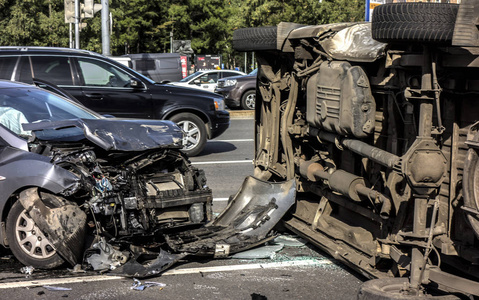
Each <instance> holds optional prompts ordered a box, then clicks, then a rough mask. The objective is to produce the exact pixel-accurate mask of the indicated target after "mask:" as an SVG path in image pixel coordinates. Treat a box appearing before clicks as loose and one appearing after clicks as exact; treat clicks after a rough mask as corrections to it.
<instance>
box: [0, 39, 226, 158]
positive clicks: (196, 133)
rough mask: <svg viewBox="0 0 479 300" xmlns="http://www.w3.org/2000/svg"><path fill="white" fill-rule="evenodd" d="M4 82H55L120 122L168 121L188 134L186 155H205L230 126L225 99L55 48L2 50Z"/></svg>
mask: <svg viewBox="0 0 479 300" xmlns="http://www.w3.org/2000/svg"><path fill="white" fill-rule="evenodd" d="M0 79H7V80H15V81H21V82H25V83H32V82H33V79H41V80H45V81H48V82H51V83H53V84H55V85H58V86H59V87H61V88H63V89H65V90H66V91H68V92H69V93H70V94H71V95H73V96H74V97H75V98H76V99H78V100H79V101H80V102H81V103H82V104H83V105H85V106H86V107H88V108H90V109H92V110H94V111H96V112H98V113H101V114H111V115H114V116H115V117H120V118H142V119H145V118H148V119H167V120H171V121H174V122H176V123H177V124H178V125H179V126H180V127H181V128H182V129H183V131H184V132H185V135H184V138H183V145H184V148H183V151H184V152H185V153H187V154H188V155H190V156H194V155H197V154H199V153H200V152H201V151H202V150H203V148H204V146H205V144H206V140H207V139H208V138H209V139H212V138H215V137H217V136H219V135H220V134H222V133H223V132H224V131H225V130H226V129H227V128H228V126H229V123H230V121H229V113H228V112H227V111H225V110H224V107H225V104H224V99H223V97H222V96H220V95H217V94H214V93H210V92H204V91H199V90H193V89H189V88H183V87H176V86H172V85H165V84H160V83H156V82H154V81H152V80H151V79H148V78H147V77H145V76H143V75H141V74H139V73H137V72H136V71H134V70H132V69H130V68H128V67H126V66H124V65H122V64H120V63H118V62H115V61H113V60H111V59H109V58H107V57H105V56H103V55H100V54H98V53H95V52H91V51H86V50H75V49H69V48H49V47H0Z"/></svg>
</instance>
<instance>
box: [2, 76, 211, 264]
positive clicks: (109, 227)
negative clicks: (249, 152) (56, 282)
mask: <svg viewBox="0 0 479 300" xmlns="http://www.w3.org/2000/svg"><path fill="white" fill-rule="evenodd" d="M182 137H183V132H182V131H181V129H180V128H179V127H177V126H176V125H175V124H174V123H173V122H170V121H156V120H134V119H126V120H119V119H115V118H103V117H102V116H99V115H98V114H96V113H94V112H92V111H90V110H88V109H86V108H84V107H82V106H80V105H78V104H77V103H75V102H73V101H69V100H68V99H64V98H61V97H58V96H56V95H53V94H51V93H49V92H47V91H45V90H42V89H39V88H36V87H33V86H29V85H24V84H19V83H14V82H5V81H2V82H0V216H1V223H0V224H1V230H0V241H1V243H2V244H3V245H4V246H6V247H9V248H10V249H11V251H12V252H13V254H14V255H15V257H16V258H17V259H18V260H19V261H20V262H22V263H23V264H25V265H28V266H33V267H35V268H55V267H58V266H60V265H62V264H64V263H65V262H67V263H68V264H71V265H75V264H77V263H82V262H83V261H84V259H85V261H87V262H88V263H89V264H90V265H91V266H93V268H95V269H109V268H114V267H116V266H118V265H120V264H123V263H125V262H127V261H128V260H129V259H130V258H131V257H132V256H133V254H134V253H149V252H152V253H156V255H158V253H159V252H161V251H157V250H158V249H159V248H161V246H162V245H164V244H165V243H166V241H165V238H164V232H169V233H174V232H176V231H182V230H185V228H188V229H196V228H198V227H201V226H202V225H204V224H205V223H207V222H208V221H209V220H211V202H212V194H211V190H210V189H209V188H208V187H207V186H206V178H205V175H204V172H202V171H201V170H198V169H196V168H194V167H192V166H191V164H190V162H189V161H188V159H187V158H186V157H185V155H184V154H182V152H181V151H180V149H181V139H182ZM135 250H136V251H135Z"/></svg>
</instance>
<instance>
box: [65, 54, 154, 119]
mask: <svg viewBox="0 0 479 300" xmlns="http://www.w3.org/2000/svg"><path fill="white" fill-rule="evenodd" d="M76 67H77V68H78V74H79V78H80V84H81V88H82V93H81V95H79V96H76V95H74V96H75V97H76V98H77V99H78V100H79V101H80V102H82V103H83V105H85V106H86V107H88V108H90V109H92V110H94V111H96V112H98V113H100V114H111V115H113V116H115V117H118V118H122V117H125V118H152V117H154V111H153V110H152V102H151V95H150V94H149V92H148V89H147V87H146V85H145V84H144V83H142V84H141V86H140V87H131V86H130V80H131V79H133V78H134V77H133V75H132V74H130V73H128V72H127V71H126V70H123V69H121V68H119V67H118V66H116V65H113V64H111V63H109V62H108V61H104V60H100V59H96V58H89V57H76ZM137 80H138V79H137Z"/></svg>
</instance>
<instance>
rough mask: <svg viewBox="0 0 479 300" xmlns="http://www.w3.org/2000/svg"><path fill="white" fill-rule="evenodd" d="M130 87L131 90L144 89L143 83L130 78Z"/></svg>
mask: <svg viewBox="0 0 479 300" xmlns="http://www.w3.org/2000/svg"><path fill="white" fill-rule="evenodd" d="M130 86H131V87H132V88H135V89H138V88H144V87H145V86H144V85H143V82H141V81H140V80H139V79H138V78H131V79H130Z"/></svg>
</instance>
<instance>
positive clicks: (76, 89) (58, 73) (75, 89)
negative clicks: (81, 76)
mask: <svg viewBox="0 0 479 300" xmlns="http://www.w3.org/2000/svg"><path fill="white" fill-rule="evenodd" d="M27 60H29V61H30V63H31V72H32V73H31V75H30V74H29V73H30V72H26V71H22V70H23V69H26V68H28V69H30V64H27V63H26V61H27ZM22 62H23V63H21V64H20V66H19V70H20V73H19V74H18V75H19V80H20V81H22V82H26V83H32V82H34V80H33V78H35V79H39V80H43V81H46V82H50V83H53V84H55V85H56V86H58V87H61V88H62V89H64V90H66V91H68V93H70V94H71V95H72V96H73V97H75V98H76V97H78V96H80V95H81V92H82V90H81V87H80V86H79V83H78V80H77V79H76V78H75V70H74V68H73V60H72V58H71V57H68V56H61V55H32V56H24V57H22ZM28 71H29V70H28ZM30 76H31V77H30Z"/></svg>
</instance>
